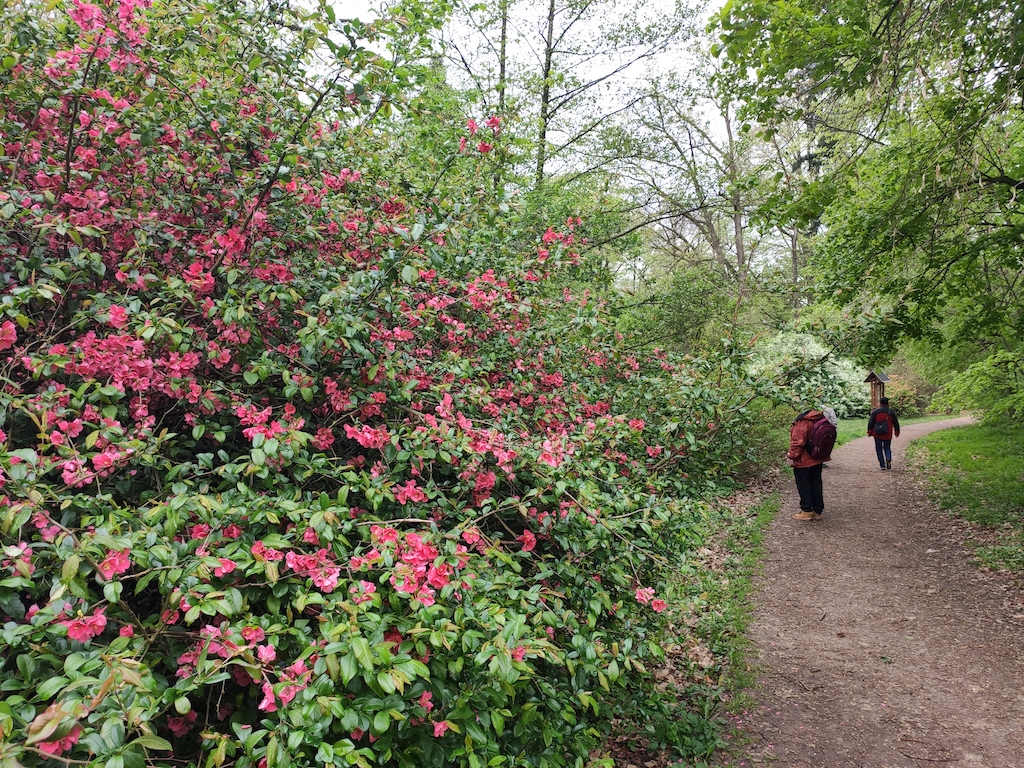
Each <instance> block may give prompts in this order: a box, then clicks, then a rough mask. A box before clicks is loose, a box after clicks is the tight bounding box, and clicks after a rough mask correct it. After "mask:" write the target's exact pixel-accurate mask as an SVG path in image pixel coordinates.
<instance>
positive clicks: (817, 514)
mask: <svg viewBox="0 0 1024 768" xmlns="http://www.w3.org/2000/svg"><path fill="white" fill-rule="evenodd" d="M811 514H812V515H814V517H812V518H811V519H812V520H821V512H812V513H811Z"/></svg>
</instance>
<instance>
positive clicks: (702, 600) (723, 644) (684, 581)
mask: <svg viewBox="0 0 1024 768" xmlns="http://www.w3.org/2000/svg"><path fill="white" fill-rule="evenodd" d="M709 504H710V506H709V512H708V515H707V517H706V518H705V520H704V521H703V524H702V526H701V528H702V535H703V536H704V540H705V545H704V547H702V548H700V550H699V551H698V552H696V553H695V555H694V557H693V558H692V559H691V560H690V562H689V563H688V565H687V566H685V567H683V568H681V569H679V573H678V577H677V580H676V582H675V583H674V585H673V592H674V594H673V598H674V600H673V601H672V602H673V603H675V604H676V605H677V606H678V609H677V611H678V613H677V615H676V616H674V617H673V620H674V623H676V622H678V624H677V626H679V625H682V626H685V627H686V628H687V629H685V630H682V631H679V630H677V632H679V637H680V638H683V637H686V636H691V637H692V638H694V639H696V640H699V641H700V645H701V647H703V648H705V649H706V650H707V651H708V652H710V654H711V656H712V657H713V658H714V660H715V663H714V665H713V666H712V667H710V668H701V667H700V665H696V666H695V667H693V668H692V669H691V673H692V674H693V679H692V683H691V685H690V686H689V687H688V689H686V690H685V691H683V692H682V693H683V697H684V698H687V699H690V700H691V701H703V702H704V706H705V707H706V708H707V709H708V710H709V712H708V714H709V716H710V717H711V719H712V720H713V721H714V722H715V723H716V726H717V728H718V730H719V736H718V738H719V739H721V741H719V743H718V750H717V751H716V753H715V762H714V765H716V766H724V765H728V766H732V765H742V764H743V762H742V760H743V757H742V756H743V754H744V752H745V745H744V743H743V739H744V738H745V737H744V736H743V734H742V732H740V731H738V730H737V729H735V728H734V727H733V722H732V721H733V719H734V718H736V717H737V716H738V714H739V713H740V712H741V711H742V710H744V709H747V708H748V707H750V706H751V700H750V692H749V691H750V687H751V686H752V685H753V683H754V679H755V678H754V669H753V668H752V662H751V655H750V641H749V639H748V638H747V628H748V626H749V624H750V622H751V620H752V618H753V602H752V600H751V594H752V592H753V590H754V588H755V584H754V579H755V577H756V576H757V575H758V574H759V573H760V571H761V568H762V565H763V563H764V557H765V543H764V539H765V535H766V532H767V530H768V527H769V526H770V525H771V522H772V519H773V518H774V517H775V515H776V514H777V513H778V511H779V508H780V506H781V504H780V498H779V496H778V494H771V495H768V496H761V497H759V496H757V495H756V494H750V495H747V494H743V493H740V494H737V495H734V496H732V497H730V498H729V499H715V500H710V501H709ZM702 678H703V679H702ZM711 711H713V712H714V714H711ZM730 761H731V762H730ZM736 761H739V762H736ZM672 765H673V768H676V766H679V767H680V768H681V766H683V765H686V766H688V768H692V767H693V766H704V765H706V763H704V762H700V761H698V762H681V763H673V764H672Z"/></svg>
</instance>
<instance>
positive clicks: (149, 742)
mask: <svg viewBox="0 0 1024 768" xmlns="http://www.w3.org/2000/svg"><path fill="white" fill-rule="evenodd" d="M133 745H138V746H140V747H145V748H146V749H159V750H163V751H164V752H170V751H172V750H173V749H174V747H173V746H172V745H171V742H169V741H167V739H162V738H160V737H159V736H155V735H153V734H147V735H145V736H139V738H137V739H135V741H133V742H132V743H131V744H129V745H128V746H133Z"/></svg>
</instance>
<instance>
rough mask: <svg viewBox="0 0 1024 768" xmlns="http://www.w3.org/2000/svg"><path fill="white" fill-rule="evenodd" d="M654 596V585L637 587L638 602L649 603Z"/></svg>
mask: <svg viewBox="0 0 1024 768" xmlns="http://www.w3.org/2000/svg"><path fill="white" fill-rule="evenodd" d="M652 597H654V587H637V588H636V599H637V602H639V603H643V604H644V605H647V604H648V603H649V602H651V598H652Z"/></svg>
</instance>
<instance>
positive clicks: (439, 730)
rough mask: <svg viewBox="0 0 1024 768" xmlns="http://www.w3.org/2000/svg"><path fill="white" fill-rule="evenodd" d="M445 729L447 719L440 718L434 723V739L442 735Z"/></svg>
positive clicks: (446, 727) (446, 728)
mask: <svg viewBox="0 0 1024 768" xmlns="http://www.w3.org/2000/svg"><path fill="white" fill-rule="evenodd" d="M447 730H448V721H447V720H441V721H440V722H437V723H434V738H435V739H439V738H441V737H442V736H444V734H445V732H446V731H447Z"/></svg>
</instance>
